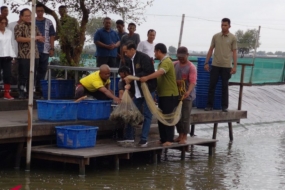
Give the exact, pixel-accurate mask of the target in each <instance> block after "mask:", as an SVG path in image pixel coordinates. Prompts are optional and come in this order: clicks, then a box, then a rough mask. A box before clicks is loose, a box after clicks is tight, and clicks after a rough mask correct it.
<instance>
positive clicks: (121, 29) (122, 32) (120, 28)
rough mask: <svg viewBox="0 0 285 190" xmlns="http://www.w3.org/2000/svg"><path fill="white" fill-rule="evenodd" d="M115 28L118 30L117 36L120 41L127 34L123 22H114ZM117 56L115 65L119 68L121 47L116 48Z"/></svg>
mask: <svg viewBox="0 0 285 190" xmlns="http://www.w3.org/2000/svg"><path fill="white" fill-rule="evenodd" d="M116 27H117V30H118V36H119V39H120V40H121V39H122V37H123V36H124V35H125V34H127V32H126V31H125V22H124V21H123V20H117V21H116ZM117 49H118V55H117V63H116V67H119V65H120V62H121V52H120V50H121V47H118V48H117Z"/></svg>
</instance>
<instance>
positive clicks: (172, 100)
mask: <svg viewBox="0 0 285 190" xmlns="http://www.w3.org/2000/svg"><path fill="white" fill-rule="evenodd" d="M177 105H178V96H166V97H159V99H158V107H159V108H160V109H161V110H162V113H164V114H168V113H172V112H173V110H174V108H175V107H176V106H177ZM174 129H175V127H174V126H166V125H164V124H163V123H161V122H160V121H158V130H159V135H160V142H161V143H165V142H173V138H174Z"/></svg>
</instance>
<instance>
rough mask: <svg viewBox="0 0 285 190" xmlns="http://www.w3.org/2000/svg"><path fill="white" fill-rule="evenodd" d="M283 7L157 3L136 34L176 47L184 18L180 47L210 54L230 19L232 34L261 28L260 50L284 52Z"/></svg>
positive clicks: (199, 0) (259, 0)
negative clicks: (215, 38) (215, 37)
mask: <svg viewBox="0 0 285 190" xmlns="http://www.w3.org/2000/svg"><path fill="white" fill-rule="evenodd" d="M142 1H143V0H142ZM0 2H1V0H0ZM2 2H3V0H2ZM284 7H285V1H284V0H271V1H269V0H239V1H233V0H227V1H226V0H154V3H153V6H152V7H148V8H147V9H146V11H145V14H146V22H144V23H143V24H141V25H140V26H138V27H137V33H139V34H140V36H141V40H145V39H146V33H147V31H148V29H155V30H156V31H157V37H156V40H155V42H156V43H158V42H162V43H165V44H166V45H167V46H170V45H173V46H177V45H178V39H179V32H180V25H181V18H182V14H185V23H184V31H183V38H182V44H181V45H184V46H187V47H188V48H189V49H190V50H196V51H207V50H208V48H209V45H210V41H211V38H212V36H213V35H214V34H215V33H217V32H219V31H220V30H221V29H220V21H221V19H222V18H224V17H228V18H230V19H231V21H232V24H231V25H232V27H231V29H230V31H231V32H232V33H235V32H236V31H237V30H239V29H241V30H247V29H254V28H255V29H257V28H258V26H259V25H260V26H261V34H260V42H261V46H260V47H259V48H258V50H262V51H273V52H275V51H285V35H284V33H285V17H284V15H285V11H284ZM110 16H112V18H113V19H119V18H120V16H118V15H110ZM17 18H18V16H17V15H13V14H10V15H9V20H10V21H15V20H17Z"/></svg>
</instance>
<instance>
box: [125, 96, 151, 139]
mask: <svg viewBox="0 0 285 190" xmlns="http://www.w3.org/2000/svg"><path fill="white" fill-rule="evenodd" d="M151 95H152V97H154V92H152V93H151ZM134 103H135V105H136V106H137V108H138V109H140V110H141V108H142V107H143V116H144V121H143V127H142V134H141V140H145V141H147V137H148V133H149V130H150V125H151V120H152V113H151V112H150V110H149V109H148V106H147V104H146V101H145V99H144V98H134ZM134 133H135V130H134V127H133V126H131V125H127V127H126V130H125V138H126V139H127V140H133V139H134V136H135V135H134Z"/></svg>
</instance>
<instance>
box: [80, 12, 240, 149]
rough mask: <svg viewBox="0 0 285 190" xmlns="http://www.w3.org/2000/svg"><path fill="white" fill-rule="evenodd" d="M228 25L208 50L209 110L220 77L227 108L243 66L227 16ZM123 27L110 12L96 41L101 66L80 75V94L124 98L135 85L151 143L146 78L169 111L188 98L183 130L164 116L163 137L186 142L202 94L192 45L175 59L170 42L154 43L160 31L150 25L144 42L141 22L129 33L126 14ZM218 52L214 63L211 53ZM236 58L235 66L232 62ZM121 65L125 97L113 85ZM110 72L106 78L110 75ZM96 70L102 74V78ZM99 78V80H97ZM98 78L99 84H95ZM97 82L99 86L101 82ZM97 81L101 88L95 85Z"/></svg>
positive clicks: (129, 129)
mask: <svg viewBox="0 0 285 190" xmlns="http://www.w3.org/2000/svg"><path fill="white" fill-rule="evenodd" d="M221 23H222V25H221V28H222V31H221V32H219V33H217V34H215V35H214V36H213V39H212V42H211V46H210V49H209V52H208V54H207V58H206V62H205V65H204V69H205V70H206V71H209V72H210V78H211V79H210V86H209V96H208V102H207V107H206V108H205V111H210V110H212V109H213V100H214V92H215V87H216V84H217V81H218V78H219V77H220V76H221V78H222V111H223V112H227V109H228V81H229V79H230V77H231V74H235V72H236V67H237V52H236V50H237V40H236V38H235V36H234V35H233V34H231V33H230V32H229V28H230V19H228V18H224V19H222V22H221ZM116 24H117V29H118V31H117V32H115V31H114V30H112V29H111V19H110V18H108V17H107V18H105V19H104V21H103V25H104V26H103V28H101V29H100V30H98V31H97V32H96V33H95V35H94V43H95V45H96V47H97V54H96V56H97V64H98V66H99V67H100V71H97V72H95V73H92V74H90V75H89V76H87V77H85V78H83V79H81V80H80V84H79V85H78V86H77V90H76V94H78V96H77V97H78V98H79V97H80V96H83V95H85V94H88V93H89V94H90V93H94V96H95V97H99V96H98V94H99V95H100V97H99V99H100V98H101V99H102V98H103V99H106V98H107V99H108V98H109V99H113V100H114V101H115V102H117V103H119V102H120V99H121V97H122V94H123V93H124V90H126V89H127V90H129V93H130V95H131V97H132V98H133V101H134V103H135V105H136V106H137V107H138V108H139V109H140V110H142V112H143V115H144V121H143V124H142V132H141V137H140V141H139V146H141V147H145V146H147V144H148V142H147V141H148V133H149V130H150V125H151V120H152V114H151V112H150V110H149V108H148V106H147V104H146V100H145V98H144V96H143V92H142V90H141V87H140V84H141V83H142V82H146V83H147V86H148V88H149V91H150V93H151V95H152V96H154V93H155V91H156V93H157V96H158V98H157V102H158V107H159V108H160V109H161V110H162V112H163V114H169V113H172V112H173V111H174V109H175V107H176V106H177V105H178V102H179V100H183V106H182V117H181V119H180V121H179V122H178V123H177V124H176V128H177V132H178V134H179V136H178V137H177V138H175V139H174V128H175V127H174V126H166V125H164V124H163V123H161V122H159V121H158V128H159V134H160V140H159V143H161V144H162V145H164V146H169V145H171V144H172V143H173V142H178V143H181V144H185V143H186V141H187V135H188V134H189V128H190V113H191V109H192V101H193V100H194V99H195V97H196V93H195V85H196V81H197V71H196V67H195V65H194V64H193V63H191V62H190V61H189V60H188V56H189V53H188V49H187V48H186V47H183V46H181V47H179V48H178V49H177V54H176V56H177V61H176V62H174V63H173V62H172V60H171V58H170V57H169V56H168V55H167V48H166V46H165V45H164V44H163V43H157V44H154V39H155V35H156V32H155V30H153V29H151V30H149V31H148V33H147V36H148V39H147V40H146V41H142V42H140V37H139V35H138V34H136V33H134V32H135V30H136V25H135V24H134V23H130V24H129V25H128V30H129V33H125V31H124V23H123V21H122V20H118V21H117V22H116ZM214 49H215V52H214V58H213V63H212V65H211V67H210V66H209V59H210V58H211V57H212V54H213V51H214ZM154 59H157V60H159V61H160V63H159V64H158V68H157V70H155V68H154V62H153V60H154ZM232 62H234V66H233V67H232ZM117 66H118V67H119V70H118V72H119V75H120V77H121V81H120V82H119V97H116V96H114V95H113V93H112V92H111V90H110V80H109V78H108V77H110V67H117ZM103 75H105V76H106V78H104V76H103ZM128 75H134V76H137V77H139V78H140V80H139V81H129V80H128V79H127V78H126V76H128ZM96 76H101V78H100V79H98V78H97V80H96V81H95V78H96ZM86 81H88V82H87V83H86ZM98 81H99V83H97V82H98ZM92 84H93V85H92ZM95 86H97V87H95ZM94 87H95V88H94ZM134 138H135V136H134V126H131V125H127V126H126V129H125V135H124V140H123V141H122V142H134V140H135V139H134Z"/></svg>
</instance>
